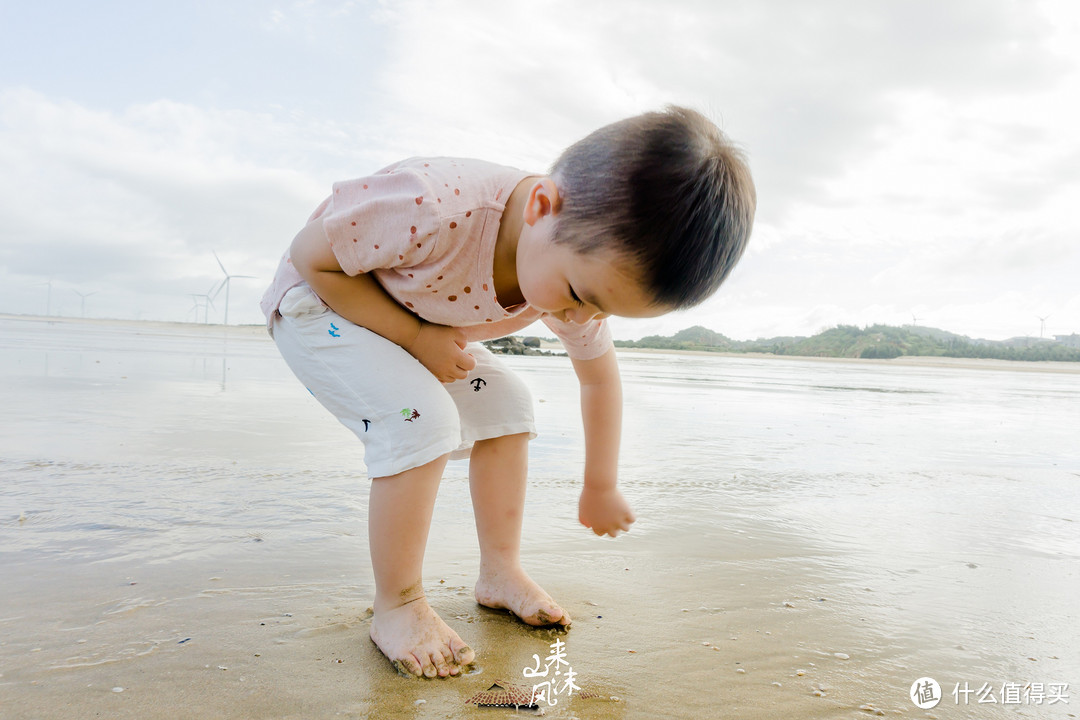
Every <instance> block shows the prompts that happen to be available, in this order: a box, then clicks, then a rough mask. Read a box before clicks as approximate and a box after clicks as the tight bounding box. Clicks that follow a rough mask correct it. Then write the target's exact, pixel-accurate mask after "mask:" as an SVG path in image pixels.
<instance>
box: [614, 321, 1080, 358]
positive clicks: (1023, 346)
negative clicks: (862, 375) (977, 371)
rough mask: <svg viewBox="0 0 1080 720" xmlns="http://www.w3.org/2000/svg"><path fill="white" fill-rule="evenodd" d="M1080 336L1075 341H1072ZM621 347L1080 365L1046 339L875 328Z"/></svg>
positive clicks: (690, 337)
mask: <svg viewBox="0 0 1080 720" xmlns="http://www.w3.org/2000/svg"><path fill="white" fill-rule="evenodd" d="M1072 337H1075V336H1070V338H1069V339H1071V338H1072ZM615 345H616V346H617V347H639V348H656V349H661V350H705V351H711V352H746V353H751V352H753V353H772V354H774V355H793V356H802V357H835V358H881V359H889V358H896V357H900V356H902V355H918V356H924V357H955V358H992V359H997V360H1026V361H1045V360H1053V361H1059V362H1080V347H1077V346H1076V344H1075V343H1070V344H1066V343H1062V342H1057V341H1056V340H1043V339H1041V338H1013V339H1011V340H1005V341H992V340H972V339H971V338H968V337H965V336H963V335H957V334H955V333H950V332H947V331H945V330H938V329H936V328H928V327H921V326H915V325H906V326H903V327H893V326H891V325H871V326H868V327H865V328H859V327H856V326H854V325H838V326H836V327H834V328H830V329H828V330H825V331H823V332H820V333H818V334H817V335H814V336H813V337H775V338H768V339H759V340H743V341H740V340H732V339H731V338H729V337H726V336H724V335H721V334H720V333H718V332H714V331H712V330H709V329H708V328H704V327H701V326H700V325H696V326H694V327H691V328H687V329H685V330H680V331H679V332H677V333H675V334H674V335H672V336H668V337H665V336H660V335H650V336H648V337H644V338H642V339H640V340H616V341H615Z"/></svg>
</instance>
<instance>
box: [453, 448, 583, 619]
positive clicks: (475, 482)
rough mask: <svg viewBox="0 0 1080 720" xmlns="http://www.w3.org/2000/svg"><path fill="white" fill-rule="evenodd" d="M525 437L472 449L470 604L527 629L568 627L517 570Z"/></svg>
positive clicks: (555, 607) (556, 609) (536, 587)
mask: <svg viewBox="0 0 1080 720" xmlns="http://www.w3.org/2000/svg"><path fill="white" fill-rule="evenodd" d="M528 444H529V436H528V435H527V434H519V435H506V436H503V437H498V438H492V439H490V440H481V441H479V442H477V443H475V444H474V445H473V449H472V455H471V456H470V459H469V486H470V489H471V493H472V502H473V513H474V514H475V515H476V534H477V536H478V537H479V540H480V578H479V579H478V580H477V581H476V601H477V602H478V603H480V604H481V605H486V606H487V607H492V608H505V609H507V610H509V611H510V612H512V613H514V614H515V615H517V616H518V617H519V618H521V619H522V620H524V621H525V622H527V623H528V624H530V625H553V624H558V625H569V624H570V615H569V614H568V613H567V612H566V611H565V610H563V609H562V608H561V607H559V605H558V604H556V602H555V601H554V600H552V599H551V596H550V595H548V594H547V593H546V592H544V590H543V588H541V587H540V586H539V585H537V584H536V583H535V582H533V580H532V578H530V577H529V576H528V575H526V574H525V571H524V570H523V569H522V568H521V558H520V549H521V519H522V513H523V510H524V507H525V483H526V479H527V475H528V471H529V448H528Z"/></svg>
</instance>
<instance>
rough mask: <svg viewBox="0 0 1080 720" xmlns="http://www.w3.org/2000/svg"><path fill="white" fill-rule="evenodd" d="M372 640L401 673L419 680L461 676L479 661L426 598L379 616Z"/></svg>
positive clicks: (375, 621) (372, 620) (374, 622)
mask: <svg viewBox="0 0 1080 720" xmlns="http://www.w3.org/2000/svg"><path fill="white" fill-rule="evenodd" d="M371 639H372V640H373V641H374V642H375V644H376V645H377V646H378V648H379V649H380V650H382V652H383V655H386V657H387V658H389V659H390V662H392V663H394V666H395V667H396V668H397V669H398V670H400V671H402V672H404V673H408V674H411V675H416V676H417V677H421V676H423V677H429V678H431V677H435V676H436V675H438V676H439V677H446V676H447V675H457V674H459V673H460V672H461V668H462V666H464V665H468V664H469V663H471V662H472V661H473V660H474V659H475V654H474V653H473V651H472V649H470V648H469V646H468V645H466V644H465V642H464V641H463V640H462V639H461V638H460V637H459V636H458V634H457V633H456V632H454V631H453V630H451V629H450V626H449V625H447V624H446V623H445V622H443V619H442V618H441V617H439V616H438V615H437V614H436V613H435V611H434V610H432V609H431V606H430V605H428V602H427V599H426V598H423V597H421V598H417V599H416V600H413V601H412V602H408V603H406V604H404V605H402V606H400V607H396V608H393V609H392V610H383V611H381V612H377V613H375V616H374V617H373V618H372V619H371Z"/></svg>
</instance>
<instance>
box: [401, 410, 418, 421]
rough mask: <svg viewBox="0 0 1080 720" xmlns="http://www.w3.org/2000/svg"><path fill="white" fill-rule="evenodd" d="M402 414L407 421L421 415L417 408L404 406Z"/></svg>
mask: <svg viewBox="0 0 1080 720" xmlns="http://www.w3.org/2000/svg"><path fill="white" fill-rule="evenodd" d="M401 416H402V417H403V418H405V422H412V421H413V420H415V419H417V418H418V417H420V413H419V412H417V411H416V410H410V409H409V408H404V409H403V410H402V411H401Z"/></svg>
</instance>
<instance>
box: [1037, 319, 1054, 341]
mask: <svg viewBox="0 0 1080 720" xmlns="http://www.w3.org/2000/svg"><path fill="white" fill-rule="evenodd" d="M1035 317H1037V318H1039V339H1040V340H1042V336H1043V330H1045V329H1046V318H1048V317H1050V316H1049V315H1047V316H1046V317H1041V316H1039V315H1036V316H1035Z"/></svg>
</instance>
